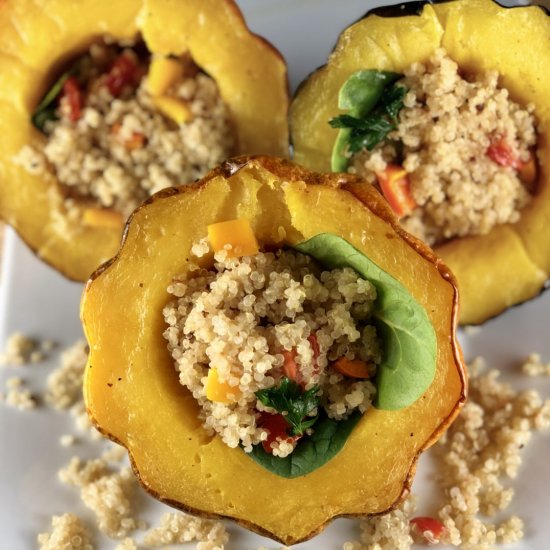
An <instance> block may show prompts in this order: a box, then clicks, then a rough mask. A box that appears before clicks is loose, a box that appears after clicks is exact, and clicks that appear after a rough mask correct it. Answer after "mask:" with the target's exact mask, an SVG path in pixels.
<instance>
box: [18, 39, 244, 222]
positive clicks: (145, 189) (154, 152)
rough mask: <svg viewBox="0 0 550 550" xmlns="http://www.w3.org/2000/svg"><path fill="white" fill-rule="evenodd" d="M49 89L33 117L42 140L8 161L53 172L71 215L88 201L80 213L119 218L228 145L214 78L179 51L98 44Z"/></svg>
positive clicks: (220, 155) (203, 168)
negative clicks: (156, 53)
mask: <svg viewBox="0 0 550 550" xmlns="http://www.w3.org/2000/svg"><path fill="white" fill-rule="evenodd" d="M56 86H57V88H59V89H58V90H57V91H58V94H57V96H55V98H54V100H53V101H52V102H51V103H47V99H45V100H44V101H45V104H43V105H39V107H38V108H37V111H36V112H35V115H34V117H33V122H34V123H35V125H36V126H37V127H38V128H39V129H40V130H42V131H43V132H44V133H45V134H46V136H45V137H46V140H45V142H44V144H41V145H26V146H24V147H23V148H22V150H21V151H20V153H19V154H18V155H17V156H16V157H15V159H14V161H15V162H16V163H18V164H21V165H22V166H24V167H25V168H26V169H27V171H28V172H29V173H32V174H37V175H43V174H53V175H55V178H56V180H57V182H58V183H59V184H60V186H61V190H62V191H63V194H64V196H65V207H66V209H67V211H68V213H69V214H72V215H73V216H74V217H75V219H76V220H77V221H80V216H81V214H80V211H79V209H78V205H86V206H88V207H90V209H89V210H88V215H87V214H86V213H85V214H84V218H83V219H84V222H85V223H89V224H91V225H93V224H101V223H102V220H106V218H105V217H104V216H103V217H101V216H97V215H96V214H94V212H95V211H94V207H97V208H102V209H111V210H113V211H116V212H118V213H120V214H122V215H123V216H125V217H126V216H128V215H129V214H130V213H131V212H132V210H134V209H135V208H136V206H138V205H139V204H140V203H141V202H142V201H143V200H144V199H146V198H147V197H149V196H150V195H151V194H153V193H154V192H156V191H158V190H160V189H163V188H165V187H168V186H171V185H177V184H182V183H188V182H191V181H194V180H195V179H197V178H199V177H201V176H203V175H204V174H205V173H206V172H207V171H208V170H209V169H210V168H212V167H213V166H215V165H217V164H219V163H220V162H221V161H222V160H224V159H225V158H227V157H228V156H230V154H231V151H232V150H233V146H234V135H233V129H232V125H231V121H230V114H229V112H228V109H227V107H226V105H225V103H224V102H223V100H222V98H221V97H220V94H219V91H218V88H217V86H216V83H215V81H214V80H213V79H212V78H210V77H209V76H208V75H206V74H205V73H203V72H201V71H200V70H199V68H198V67H197V66H196V65H195V64H194V63H193V61H192V60H191V58H190V57H189V56H188V55H183V56H181V57H179V58H175V57H165V56H152V57H151V56H150V54H149V52H147V51H146V50H145V47H144V46H143V44H142V43H139V42H138V43H136V44H133V45H131V46H130V45H119V44H116V43H112V41H111V40H103V41H98V42H96V43H94V44H92V46H91V47H90V48H89V50H88V52H87V53H86V54H85V55H84V56H82V57H80V58H79V59H78V60H76V61H75V62H74V64H73V65H72V67H71V68H70V69H69V71H68V72H67V73H64V75H63V76H62V77H61V79H60V80H59V81H58V82H57V83H56V84H54V86H53V88H52V90H54V91H55V89H56ZM50 92H51V91H50ZM47 97H48V96H46V98H47ZM104 223H108V222H107V221H104Z"/></svg>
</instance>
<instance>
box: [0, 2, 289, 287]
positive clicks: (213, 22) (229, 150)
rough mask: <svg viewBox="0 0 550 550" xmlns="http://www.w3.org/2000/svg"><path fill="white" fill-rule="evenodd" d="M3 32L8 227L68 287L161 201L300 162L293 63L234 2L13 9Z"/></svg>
mask: <svg viewBox="0 0 550 550" xmlns="http://www.w3.org/2000/svg"><path fill="white" fill-rule="evenodd" d="M0 29H1V33H0V34H1V38H0V74H1V78H2V83H3V85H2V89H1V90H0V129H1V131H0V181H1V197H0V217H1V218H3V219H4V220H5V221H6V222H7V223H9V224H11V225H12V226H13V227H14V228H15V229H16V230H17V232H18V233H19V235H20V236H21V237H22V238H23V239H24V240H25V241H26V242H27V244H28V245H29V246H30V247H31V248H32V249H33V250H34V251H36V253H37V255H38V256H39V257H40V258H42V259H43V260H45V261H46V262H48V263H49V264H51V265H52V266H53V267H55V268H56V269H57V270H59V271H60V272H61V273H63V274H64V275H66V276H67V277H69V278H70V279H75V280H80V281H85V280H86V279H87V278H88V277H89V275H90V274H91V273H92V271H93V270H94V269H96V268H97V267H98V266H99V265H100V264H101V263H102V262H104V261H105V260H107V259H108V258H110V257H111V256H112V255H113V254H114V253H115V252H116V250H117V247H118V244H119V242H120V236H121V232H122V228H123V226H124V221H125V220H126V219H127V216H128V214H129V213H130V212H131V211H132V210H133V209H134V208H135V207H136V206H137V205H138V204H140V203H141V202H142V201H143V200H145V199H146V198H147V197H149V196H150V195H151V194H153V193H154V192H156V191H158V190H159V189H161V188H164V187H167V186H170V185H178V184H184V183H188V182H190V181H195V180H196V179H198V178H199V177H202V176H203V175H205V174H206V173H207V172H208V170H210V169H211V168H212V167H213V166H216V165H218V164H219V163H220V162H222V161H223V160H225V159H226V158H228V157H229V156H231V155H234V154H244V153H247V154H252V153H263V154H273V155H280V156H286V155H287V154H288V127H287V120H286V118H287V109H288V84H287V77H286V64H285V62H284V60H283V59H282V57H281V55H280V54H279V53H278V52H277V51H276V50H275V49H274V48H273V47H272V46H271V45H270V44H268V43H267V42H266V41H265V40H263V39H262V38H261V37H259V36H256V35H254V34H253V33H251V32H250V31H249V30H248V28H247V26H246V24H245V22H244V20H243V17H242V15H241V13H240V11H239V9H238V7H237V5H236V4H235V3H234V2H233V1H232V0H222V1H214V0H212V1H211V0H190V1H187V0H186V1H183V0H129V1H119V2H109V1H105V0H99V1H96V0H90V1H88V0H85V1H82V2H76V3H75V2H66V1H63V0H59V1H57V0H52V1H48V2H46V3H44V4H40V5H36V3H34V2H31V1H27V0H23V1H21V0H13V1H12V0H9V1H6V2H3V3H2V9H1V11H0ZM52 37H55V40H54V39H53V38H52Z"/></svg>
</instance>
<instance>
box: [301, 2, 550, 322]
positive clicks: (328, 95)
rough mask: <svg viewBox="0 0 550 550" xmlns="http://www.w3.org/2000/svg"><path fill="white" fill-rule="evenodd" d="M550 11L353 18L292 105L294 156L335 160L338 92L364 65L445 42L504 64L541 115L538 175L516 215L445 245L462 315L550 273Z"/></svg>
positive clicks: (395, 61)
mask: <svg viewBox="0 0 550 550" xmlns="http://www.w3.org/2000/svg"><path fill="white" fill-rule="evenodd" d="M548 44H550V17H549V16H548V15H547V13H546V12H545V10H544V9H543V8H541V7H536V6H531V7H514V8H505V7H502V6H500V5H499V4H497V3H496V2H493V1H492V0H456V1H450V2H443V3H435V4H432V3H428V2H412V3H407V4H405V5H404V6H403V5H399V6H390V7H387V8H380V9H377V10H374V11H372V12H370V13H369V14H368V15H367V16H366V17H365V18H363V19H361V20H360V21H358V22H357V23H355V24H353V25H352V26H350V27H349V28H347V29H346V30H345V31H344V32H343V33H342V35H341V36H340V39H339V40H338V43H337V45H336V48H335V50H334V51H333V53H332V54H331V55H330V57H329V59H328V62H327V64H326V65H325V66H324V67H322V68H320V69H319V70H317V71H316V72H314V73H313V74H312V75H311V76H310V77H309V78H308V79H307V80H306V81H305V82H304V83H303V84H302V86H301V87H300V89H299V90H298V93H297V95H296V97H295V99H294V101H293V103H292V105H291V111H290V125H291V140H292V143H293V145H294V155H295V156H294V159H295V160H296V162H298V163H299V164H302V165H303V166H305V167H307V168H310V169H312V170H318V171H328V170H330V158H331V152H332V148H333V144H334V141H335V139H336V136H337V132H336V130H334V129H333V128H331V127H330V126H329V124H328V121H329V120H330V119H331V118H333V117H335V116H337V115H339V114H341V111H339V109H338V106H337V101H338V92H339V90H340V88H341V86H342V84H343V83H344V82H345V81H346V80H347V78H348V77H349V76H350V75H351V74H352V73H354V72H355V71H358V70H360V69H378V70H383V71H392V72H397V73H402V72H403V70H404V69H406V68H407V67H408V66H410V65H411V64H412V63H414V62H418V61H420V62H424V61H426V60H427V59H428V58H429V57H430V56H431V55H432V54H433V52H434V50H436V49H437V48H440V47H442V46H443V47H444V48H445V49H446V50H447V52H448V54H449V55H450V57H451V58H452V59H454V60H455V61H456V62H457V63H458V65H459V67H460V69H461V70H462V71H463V72H464V73H466V74H469V75H475V74H478V73H482V72H485V71H488V70H496V71H498V72H499V74H500V75H501V80H500V84H501V85H502V86H503V87H505V88H507V89H508V90H509V92H510V96H511V97H512V99H513V100H515V101H516V102H518V103H520V104H524V105H526V104H528V103H533V105H534V107H535V112H534V113H535V117H536V120H537V124H538V150H537V160H538V182H537V186H536V192H535V196H534V198H533V200H532V201H531V203H530V204H529V205H528V206H527V207H526V208H525V209H524V210H523V211H522V212H521V218H520V220H519V221H518V222H517V223H514V224H507V225H501V226H497V227H495V228H494V229H493V230H492V231H491V232H490V233H489V234H487V235H483V236H471V237H465V238H456V239H454V240H452V241H450V242H447V243H445V244H442V245H440V246H437V247H436V248H435V251H436V253H437V254H438V255H440V256H441V257H442V258H443V260H444V261H445V262H446V263H447V265H448V266H449V267H450V268H451V270H452V271H453V273H454V274H455V276H456V278H457V280H458V283H459V288H460V295H461V301H462V304H461V317H460V320H461V322H462V323H474V324H477V323H482V322H484V321H485V320H487V319H489V318H491V317H493V316H495V315H497V314H499V313H501V312H502V311H504V310H505V309H506V308H508V307H509V306H512V305H514V304H518V303H521V302H523V301H525V300H528V299H530V298H533V297H534V296H537V295H538V293H539V292H540V291H541V289H542V288H543V287H544V285H545V283H546V281H547V280H548V278H549V274H550V246H549V245H548V242H547V228H548V226H549V224H550V100H549V99H548V97H549V96H548V90H549V89H550V50H549V49H548V47H546V46H545V45H548Z"/></svg>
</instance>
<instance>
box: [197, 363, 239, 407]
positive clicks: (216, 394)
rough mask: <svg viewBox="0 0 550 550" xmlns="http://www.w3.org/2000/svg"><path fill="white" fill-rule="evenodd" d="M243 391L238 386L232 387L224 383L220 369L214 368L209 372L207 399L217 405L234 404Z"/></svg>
mask: <svg viewBox="0 0 550 550" xmlns="http://www.w3.org/2000/svg"><path fill="white" fill-rule="evenodd" d="M240 394H241V391H240V390H239V388H238V387H236V386H230V385H229V384H228V383H227V382H222V381H221V380H220V377H219V375H218V369H215V368H212V369H210V370H209V371H208V376H207V378H206V397H207V398H208V399H210V401H215V402H216V403H224V404H228V403H234V402H235V401H236V400H237V399H238V398H239V396H240Z"/></svg>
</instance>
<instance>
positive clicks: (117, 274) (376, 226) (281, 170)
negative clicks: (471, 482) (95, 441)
mask: <svg viewBox="0 0 550 550" xmlns="http://www.w3.org/2000/svg"><path fill="white" fill-rule="evenodd" d="M232 219H245V220H248V222H249V223H250V226H251V227H252V229H253V231H254V234H255V235H256V238H257V239H258V241H259V243H260V244H261V245H262V246H266V247H268V248H270V249H272V248H273V247H283V246H294V245H296V244H297V243H301V242H303V241H306V240H307V239H309V238H311V237H314V236H316V235H319V234H320V233H327V232H328V233H332V234H334V235H337V236H339V237H342V238H343V239H345V240H346V241H348V242H349V243H350V244H351V245H353V246H354V247H355V248H356V249H358V250H359V251H360V252H362V253H363V254H365V255H367V256H368V257H369V258H370V259H371V260H372V261H373V262H375V263H376V264H377V265H378V266H379V267H380V268H382V269H383V270H384V271H386V272H387V273H388V274H390V275H392V276H393V277H394V278H395V279H397V280H398V281H399V282H400V283H401V284H402V285H404V287H405V288H406V289H407V290H408V291H409V293H410V294H411V295H412V296H413V297H414V299H416V301H417V302H418V303H419V304H420V305H421V306H422V307H423V308H424V309H425V311H426V314H427V316H428V317H429V320H430V322H431V324H432V325H433V328H434V331H435V336H436V342H437V352H436V356H435V357H436V370H435V377H434V379H433V382H432V383H431V385H429V387H428V389H427V390H426V391H425V392H424V393H423V394H422V396H421V397H420V398H419V399H418V400H416V401H415V402H414V403H413V404H412V405H410V406H408V407H406V408H401V409H400V410H393V411H392V410H382V409H376V408H373V409H370V410H369V411H367V412H366V413H365V414H364V415H363V417H362V418H361V419H360V420H359V423H358V424H357V425H356V426H355V428H354V429H353V431H352V432H351V435H350V436H349V438H348V439H347V441H346V443H345V445H344V447H343V448H342V450H340V452H339V453H338V454H336V456H335V457H334V458H332V459H331V460H330V461H328V462H327V463H326V464H324V465H323V466H320V467H319V468H317V469H315V470H314V471H312V472H310V473H308V474H307V475H302V476H297V477H294V478H292V479H288V478H285V477H281V476H279V475H276V474H275V473H272V472H271V471H268V470H266V469H264V468H263V467H262V466H260V465H259V464H258V463H256V462H255V461H253V460H252V459H251V458H250V457H249V456H248V455H247V454H246V453H245V452H244V451H243V450H242V449H240V448H229V447H227V446H226V445H225V444H224V443H223V442H222V440H221V438H220V437H218V436H208V435H207V434H206V432H205V431H204V429H203V428H202V426H201V422H200V420H199V419H198V418H197V414H198V410H199V409H198V407H199V405H198V404H197V402H196V401H195V400H194V398H193V397H192V395H191V393H190V392H189V391H188V390H187V389H186V388H185V387H184V386H182V385H181V384H180V383H179V381H178V373H177V372H176V370H175V368H174V365H173V360H172V358H171V355H170V353H169V351H168V350H167V347H166V341H165V340H164V338H163V335H162V334H163V331H164V329H165V324H164V319H163V314H162V310H163V307H164V306H165V305H166V304H167V302H168V301H169V300H170V297H169V295H168V293H167V287H168V285H169V284H170V283H171V281H172V280H173V278H174V277H176V276H179V275H181V274H182V273H183V274H185V273H186V271H187V270H188V265H189V263H188V259H189V258H190V255H191V246H192V245H193V243H194V242H197V241H198V240H200V239H202V238H203V237H205V235H206V234H207V226H208V225H210V224H214V223H217V222H221V221H226V220H232ZM457 308H458V295H457V288H456V282H455V279H454V277H453V276H452V274H451V273H450V272H449V270H448V269H447V267H446V266H445V265H444V264H443V262H442V261H441V260H440V259H438V258H437V257H436V256H435V255H434V254H433V252H432V251H431V250H430V249H429V248H428V247H426V246H425V245H424V244H423V243H422V242H420V241H418V240H417V239H415V238H413V237H411V236H410V235H408V234H407V233H405V232H404V231H403V230H402V229H401V228H400V227H399V225H398V224H397V222H396V220H395V217H394V216H393V214H392V212H391V211H390V209H389V208H388V206H387V205H386V204H385V202H384V201H383V199H382V198H381V196H380V195H379V194H378V193H377V192H376V191H374V190H373V189H371V188H369V187H367V186H365V185H364V184H363V183H362V182H361V181H360V180H359V179H358V178H356V177H355V176H351V175H341V174H325V175H320V174H315V173H311V172H308V171H306V170H304V169H302V168H300V167H298V166H296V165H294V164H291V163H290V162H288V161H284V160H281V159H274V158H267V157H250V158H238V159H234V160H232V161H228V162H227V163H225V164H224V165H222V166H221V167H220V168H218V169H215V170H214V171H212V172H211V173H210V174H209V175H208V176H207V177H205V178H204V179H203V180H201V181H200V182H198V183H196V184H193V185H189V186H181V187H177V188H171V189H167V190H165V191H161V192H160V193H158V194H156V195H154V196H153V197H152V198H151V199H150V200H149V201H148V202H146V203H144V205H142V206H141V207H140V208H138V209H137V210H136V211H135V212H134V214H133V215H132V217H131V218H130V220H129V222H128V225H127V228H126V231H125V237H124V241H123V244H122V246H121V248H120V250H119V252H118V254H117V256H116V257H114V258H113V259H112V260H111V261H109V262H107V263H106V264H104V265H103V266H102V267H101V268H99V269H98V270H97V271H96V272H95V273H94V274H93V275H92V277H91V279H90V280H89V282H88V284H87V287H86V289H85V291H84V295H83V299H82V308H81V318H82V322H83V325H84V330H85V334H86V337H87V339H88V342H89V345H90V356H89V362H88V365H87V368H86V375H85V383H84V393H85V400H86V405H87V409H88V412H89V415H90V416H91V418H92V420H93V422H94V424H95V425H96V426H97V427H98V429H99V430H100V431H101V432H102V433H103V434H105V435H106V436H108V437H109V438H111V439H112V440H114V441H117V442H119V443H120V444H122V445H124V446H125V447H126V448H127V449H128V451H129V454H130V457H131V460H132V463H133V466H134V469H135V471H136V473H137V475H138V477H139V480H140V482H141V484H142V485H143V486H144V487H145V489H147V491H149V492H150V493H151V494H152V495H154V496H155V497H156V498H158V499H160V500H161V501H163V502H165V503H167V504H170V505H172V506H174V507H177V508H180V509H182V510H185V511H188V512H191V513H193V514H198V515H204V516H207V517H220V518H230V519H233V520H236V521H237V522H238V523H240V524H241V525H243V526H245V527H247V528H249V529H252V530H254V531H257V532H259V533H261V534H264V535H267V536H270V537H273V538H274V539H277V540H279V541H281V542H283V543H284V544H293V543H296V542H298V541H302V540H305V539H307V538H309V537H312V536H313V535H315V534H316V533H318V532H319V531H321V530H322V528H323V527H324V526H325V525H326V524H327V523H328V522H329V521H330V520H331V519H333V518H335V517H339V516H366V515H370V514H379V513H382V512H385V511H387V510H390V509H391V508H392V507H394V506H395V505H396V503H398V502H399V501H400V500H401V499H402V498H403V497H404V496H405V495H406V494H407V493H408V492H409V489H410V486H411V481H412V477H413V474H414V471H415V466H416V462H417V459H418V456H419V454H420V453H421V452H422V451H424V450H425V449H426V448H428V447H429V446H430V445H432V444H433V443H434V442H435V441H436V440H437V439H438V438H439V437H440V436H441V435H442V433H443V432H444V431H445V429H446V428H447V427H448V426H449V424H450V423H451V422H452V420H453V419H454V418H455V417H456V415H457V414H458V412H459V410H460V407H461V405H462V404H463V403H464V400H465V394H466V374H465V367H464V364H463V361H462V355H461V351H460V348H459V346H458V344H457V341H456V338H455V329H456V326H457V321H458V309H457Z"/></svg>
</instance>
